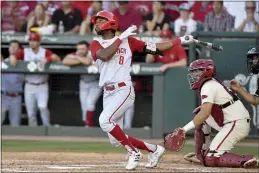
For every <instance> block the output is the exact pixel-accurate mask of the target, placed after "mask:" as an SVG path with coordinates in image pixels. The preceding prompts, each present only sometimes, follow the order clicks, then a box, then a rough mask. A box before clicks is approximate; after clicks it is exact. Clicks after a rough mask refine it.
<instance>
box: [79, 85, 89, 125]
mask: <svg viewBox="0 0 259 173" xmlns="http://www.w3.org/2000/svg"><path fill="white" fill-rule="evenodd" d="M88 94H89V91H88V88H87V84H86V83H85V82H83V81H82V80H80V83H79V98H80V104H81V110H82V120H83V121H84V122H85V121H86V118H85V115H86V109H87V104H86V99H87V97H88Z"/></svg>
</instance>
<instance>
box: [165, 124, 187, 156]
mask: <svg viewBox="0 0 259 173" xmlns="http://www.w3.org/2000/svg"><path fill="white" fill-rule="evenodd" d="M185 140H186V138H185V132H184V130H183V129H182V128H177V129H175V130H174V132H173V133H170V134H168V135H167V136H166V137H165V144H164V146H165V148H166V149H167V150H169V151H176V152H178V151H180V150H181V149H182V148H183V146H184V144H185Z"/></svg>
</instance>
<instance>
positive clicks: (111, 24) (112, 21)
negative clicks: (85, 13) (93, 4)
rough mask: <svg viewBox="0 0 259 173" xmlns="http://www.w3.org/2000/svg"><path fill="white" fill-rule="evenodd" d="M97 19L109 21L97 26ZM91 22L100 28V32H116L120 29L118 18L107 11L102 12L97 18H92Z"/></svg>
mask: <svg viewBox="0 0 259 173" xmlns="http://www.w3.org/2000/svg"><path fill="white" fill-rule="evenodd" d="M97 18H104V19H106V20H107V21H106V22H104V23H102V24H96V20H97ZM91 22H92V23H93V24H94V25H96V27H98V28H99V30H100V31H104V30H108V29H111V30H114V31H116V30H117V29H118V19H117V17H116V16H115V15H114V14H113V13H111V12H109V11H106V10H103V11H100V12H98V13H97V14H96V15H95V16H92V17H91Z"/></svg>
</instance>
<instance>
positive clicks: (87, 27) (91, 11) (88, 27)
mask: <svg viewBox="0 0 259 173" xmlns="http://www.w3.org/2000/svg"><path fill="white" fill-rule="evenodd" d="M99 11H102V1H94V2H93V3H92V5H91V6H90V7H89V8H88V14H87V16H86V18H85V20H84V21H83V22H82V24H81V26H80V31H79V33H80V35H84V34H86V33H93V32H94V33H95V30H94V25H93V24H92V23H91V17H92V16H93V15H96V14H97V13H98V12H99Z"/></svg>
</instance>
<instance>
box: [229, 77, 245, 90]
mask: <svg viewBox="0 0 259 173" xmlns="http://www.w3.org/2000/svg"><path fill="white" fill-rule="evenodd" d="M229 86H230V88H231V89H233V90H234V91H239V90H240V89H241V88H242V86H241V85H240V83H239V82H237V81H235V80H234V79H233V80H231V81H230V83H229Z"/></svg>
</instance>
